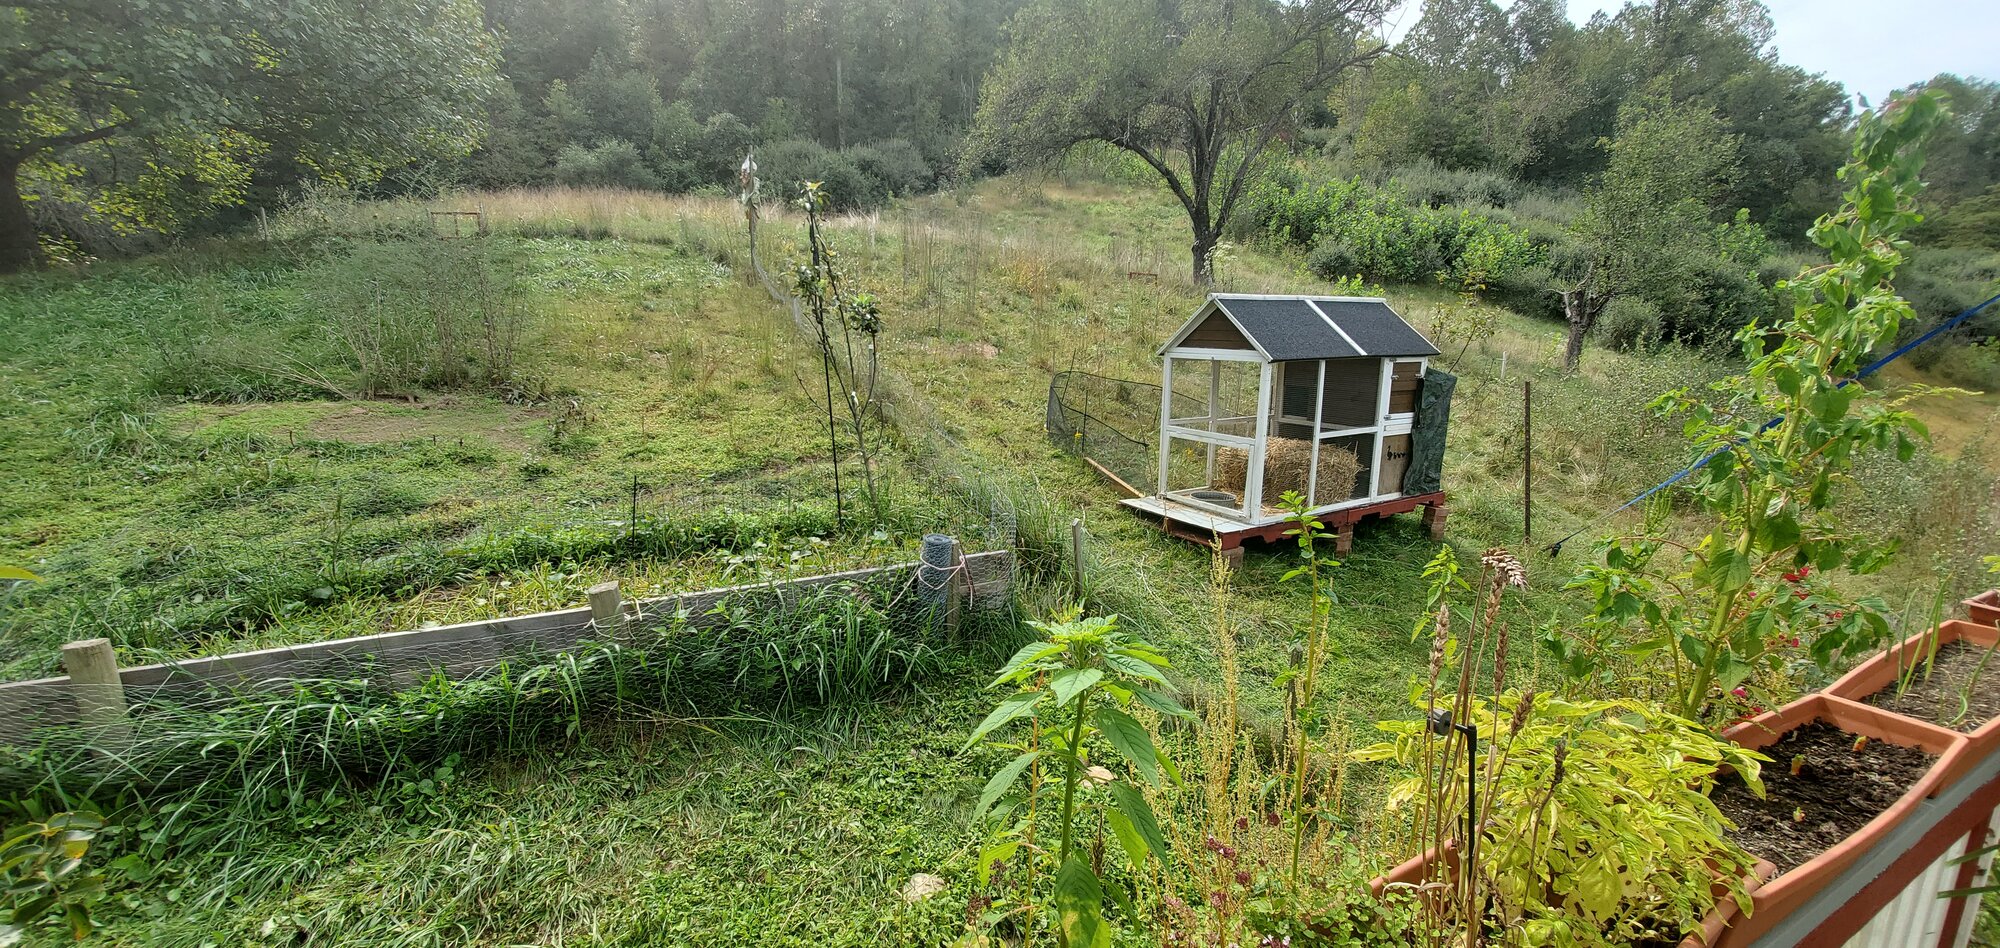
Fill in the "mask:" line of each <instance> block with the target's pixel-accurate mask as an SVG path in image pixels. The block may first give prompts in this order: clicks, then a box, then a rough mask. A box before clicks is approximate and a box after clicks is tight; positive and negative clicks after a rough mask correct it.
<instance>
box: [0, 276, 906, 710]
mask: <svg viewBox="0 0 2000 948" xmlns="http://www.w3.org/2000/svg"><path fill="white" fill-rule="evenodd" d="M491 239H492V240H495V241H506V242H509V243H511V244H514V245H516V249H517V250H518V251H519V253H520V258H521V259H522V260H523V261H525V266H524V267H523V270H522V272H520V273H518V274H515V275H513V279H514V280H515V281H516V284H517V286H516V291H517V293H518V295H519V300H520V302H521V306H522V307H523V309H524V310H525V314H526V316H525V319H524V320H523V331H522V337H521V342H520V346H519V354H518V356H517V359H518V363H519V367H518V370H517V373H516V382H515V387H514V388H512V389H500V390H495V389H486V388H471V389H462V390H456V391H449V392H431V391H418V392H413V393H411V394H410V395H408V396H407V397H402V398H391V399H378V400H367V399H343V400H337V401H336V400H328V397H327V395H328V393H327V392H325V391H323V390H319V389H317V388H315V387H314V386H313V385H312V384H311V383H310V381H309V380H310V379H323V378H331V379H336V380H338V379H341V378H342V375H343V373H344V372H346V371H349V368H348V363H349V362H350V361H351V359H350V357H349V356H348V354H347V353H346V352H344V351H343V350H342V349H341V347H340V345H339V343H338V341H337V338H336V336H335V334H334V330H333V327H332V326H331V325H330V324H329V320H328V317H327V316H326V314H325V313H324V311H323V309H322V308H321V307H320V306H319V305H318V304H317V301H316V300H315V298H314V297H313V296H312V295H311V293H310V292H309V291H308V289H307V288H308V287H310V286H311V285H312V281H313V280H314V279H315V278H322V279H323V278H324V277H321V276H319V275H318V274H316V273H315V270H316V268H320V267H323V266H327V265H328V264H327V263H326V258H328V257H334V256H337V255H338V253H339V252H340V250H339V247H338V246H336V247H334V248H331V249H327V250H324V251H319V252H317V253H314V254H309V255H305V256H299V255H295V254H292V253H288V252H286V250H285V249H284V248H279V247H269V246H263V245H257V244H246V245H226V246H222V247H216V248H208V249H205V250H196V251H192V252H190V253H188V254H186V255H184V256H173V257H165V256H163V257H158V258H152V259H149V260H145V261H139V262H135V263H127V264H101V265H98V266H95V267H92V268H90V269H87V270H84V271H81V272H78V273H58V274H47V275H43V276H39V277H30V278H22V279H16V280H13V281H9V282H8V283H6V284H5V285H0V321H4V322H5V323H6V324H7V325H8V326H9V331H8V333H7V334H6V335H5V336H4V337H0V413H4V414H5V416H6V417H7V424H6V425H4V426H0V468H4V470H6V471H7V477H6V478H5V479H4V480H0V561H5V562H8V563H15V564H19V565H22V566H26V567H29V568H31V569H33V570H34V571H35V572H37V573H39V574H40V575H41V576H42V577H43V580H44V581H43V582H42V583H39V584H30V585H21V586H17V587H15V588H14V589H13V590H11V591H10V592H7V593H4V594H0V596H4V599H0V622H4V628H3V629H0V673H4V674H5V675H6V676H7V677H14V678H20V677H32V676H35V675H39V674H44V673H51V672H52V671H53V669H54V664H53V658H54V651H55V647H56V646H57V645H58V644H60V643H61V642H63V641H66V640H71V639H77V638H85V637H93V636H99V635H106V636H109V637H111V638H112V640H113V641H114V643H116V644H117V645H118V646H120V648H121V649H123V650H125V652H126V653H127V654H128V655H130V656H132V657H133V658H135V659H138V658H143V657H149V656H153V655H168V656H179V655H188V654H201V653H206V652H212V651H217V650H226V649H234V648H243V647H253V646H260V645H268V644H279V643H289V642H299V641H309V640H313V639H319V638H326V637H333V636H339V635H350V634H360V633H366V632H376V631H387V630H391V629H395V628H410V627H415V626H416V625H418V624H421V623H423V622H430V621H460V620H464V619H469V618H481V617H491V616H498V615H507V614H512V613H520V612H529V611H535V610H538V609H546V608H557V607H562V606H568V605H575V604H580V603H581V601H582V591H583V589H585V588H586V587H588V586H589V585H590V584H591V583H594V582H596V581H597V580H598V579H600V578H602V577H604V576H606V575H613V574H616V575H620V576H621V577H622V578H624V579H625V580H626V581H627V583H628V584H629V585H630V586H631V587H632V588H633V589H634V591H635V592H638V593H640V594H645V593H647V592H651V591H657V590H663V589H672V588H698V587H700V586H703V585H709V584H713V583H720V582H725V581H736V582H740V581H749V580H754V579H757V578H760V577H763V576H768V575H785V574H788V573H797V572H800V571H821V570H830V569H839V568H845V567H847V566H850V565H853V564H855V563H860V562H879V561H882V560H884V559H895V558H900V557H903V556H905V555H907V549H906V548H907V546H908V545H909V544H908V543H907V542H906V541H909V540H910V538H911V537H913V536H914V535H915V534H916V533H917V532H920V531H921V529H923V527H924V526H926V524H921V523H918V524H912V525H907V526H908V529H907V530H898V531H897V533H896V535H895V536H892V537H885V538H879V539H878V538H870V537H864V538H863V540H862V542H848V541H847V540H843V539H842V538H841V537H839V536H836V535H835V533H834V529H833V524H832V518H831V517H830V515H828V513H827V512H826V511H823V510H822V508H829V509H830V504H829V503H828V502H827V500H828V491H827V489H826V481H827V478H828V470H827V465H826V458H827V452H826V446H825V444H824V441H823V440H822V439H823V432H822V431H820V430H818V429H815V427H814V426H813V424H812V417H813V416H812V409H811V407H810V405H809V404H807V403H806V402H805V400H804V398H803V396H802V395H801V390H800V386H799V384H798V381H797V378H796V372H795V369H796V363H797V362H798V359H797V355H798V353H797V351H796V347H795V346H794V343H793V340H792V339H791V338H790V337H789V336H788V335H786V334H785V333H784V330H783V329H782V327H781V326H780V325H779V324H777V323H776V322H774V321H773V320H772V319H771V318H770V313H769V308H768V305H767V300H765V299H763V298H762V297H761V294H760V292H759V291H755V290H752V289H750V288H748V287H745V286H744V285H743V284H742V283H741V281H739V280H737V279H734V278H732V276H731V274H730V273H729V271H728V270H727V269H726V268H723V267H720V266H718V265H716V264H714V263H712V262H711V261H709V260H707V259H704V258H701V257H697V256H693V255H690V254H689V253H687V252H684V251H681V250H677V249H674V248H672V247H669V246H664V245H660V244H651V243H628V242H625V241H619V240H601V241H583V240H576V239H568V238H525V239H524V238H516V237H494V238H491ZM191 389H192V390H193V392H192V394H189V390H191ZM887 460H888V463H890V464H891V465H893V464H895V463H896V462H895V458H893V457H890V458H888V459H887ZM635 488H636V493H637V496H636V497H635V496H634V493H635ZM635 507H636V510H637V512H638V513H639V515H640V517H641V522H640V525H639V532H642V533H643V532H645V531H646V530H648V529H650V530H652V531H653V532H655V533H660V534H662V535H666V534H672V535H673V537H674V538H675V540H676V542H681V541H683V540H684V541H686V542H685V543H684V544H683V545H685V546H687V547H688V548H687V549H686V550H685V551H684V552H685V553H686V554H688V555H685V556H648V557H643V558H637V559H635V558H634V557H632V556H630V555H627V552H626V551H628V550H629V549H630V548H632V546H633V544H629V543H623V542H621V540H620V536H621V535H625V534H630V533H632V532H633V530H632V528H631V526H630V524H629V523H628V521H630V520H631V513H632V512H633V510H634V509H635ZM732 510H733V511H736V512H738V513H740V514H742V515H743V517H742V518H740V519H741V523H740V524H735V523H732V522H731V517H732V516H733V515H732V514H731V513H730V511H732ZM696 522H701V523H704V524H707V526H706V527H704V528H703V529H704V530H705V531H706V532H701V533H700V535H699V536H695V537H693V538H687V537H682V536H681V533H682V532H684V531H681V530H680V527H681V526H683V525H686V524H693V523H696ZM697 532H699V531H697ZM641 545H643V544H641Z"/></svg>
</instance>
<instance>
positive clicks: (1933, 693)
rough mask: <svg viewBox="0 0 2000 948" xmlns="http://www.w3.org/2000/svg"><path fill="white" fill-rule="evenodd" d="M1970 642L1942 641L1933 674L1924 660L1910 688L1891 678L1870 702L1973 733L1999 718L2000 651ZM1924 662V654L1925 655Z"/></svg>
mask: <svg viewBox="0 0 2000 948" xmlns="http://www.w3.org/2000/svg"><path fill="white" fill-rule="evenodd" d="M1991 652H1992V650H1991V649H1988V648H1986V647H1985V646H1983V645H1974V644H1972V643H1970V642H1966V641H1963V640H1961V641H1957V642H1946V643H1945V644H1943V645H1941V646H1938V650H1937V656H1936V657H1934V658H1932V659H1931V662H1930V674H1929V675H1925V674H1924V671H1925V669H1924V666H1923V665H1921V664H1920V665H1918V666H1917V669H1916V671H1915V672H1913V673H1911V675H1910V687H1909V688H1908V689H1907V690H1905V691H1904V692H1903V693H1902V694H1897V693H1896V683H1895V682H1893V681H1892V682H1890V683H1889V684H1888V685H1887V686H1885V687H1884V688H1883V689H1882V690H1881V691H1878V692H1876V693H1874V694H1872V695H1869V696H1868V703H1869V704H1872V705H1874V706H1876V707H1878V708H1881V709H1883V710H1884V711H1894V712H1896V713H1897V714H1900V715H1903V716H1905V717H1912V718H1916V719H1917V720H1919V721H1930V722H1933V723H1936V724H1939V725H1942V726H1944V727H1948V728H1951V729H1953V730H1956V731H1960V732H1964V733H1971V732H1972V731H1975V730H1978V728H1979V726H1980V725H1982V724H1985V723H1986V722H1988V721H1991V720H1993V719H1994V718H1995V717H2000V655H1992V657H1990V658H1989V657H1988V655H1989V654H1990V653H1991ZM1919 660H1920V661H1921V656H1919Z"/></svg>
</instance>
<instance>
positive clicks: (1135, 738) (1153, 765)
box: [1092, 708, 1160, 787]
mask: <svg viewBox="0 0 2000 948" xmlns="http://www.w3.org/2000/svg"><path fill="white" fill-rule="evenodd" d="M1092 716H1094V717H1095V718H1096V719H1097V729H1098V730H1099V731H1101V732H1103V734H1104V739H1105V740H1108V741H1110V742H1111V746H1112V748H1113V749H1115V750H1117V751H1118V753H1120V754H1123V755H1124V756H1125V759H1126V760H1129V761H1131V762H1132V766H1134V767H1137V768H1139V775H1140V776H1142V777H1144V778H1146V782H1147V783H1150V784H1152V785H1153V786H1156V787H1157V786H1159V785H1160V765H1159V756H1160V752H1159V750H1158V749H1157V748H1155V747H1154V746H1153V735H1152V734H1150V733H1147V731H1146V726H1145V725H1144V724H1140V723H1139V721H1138V719H1136V718H1134V717H1132V716H1131V715H1129V714H1126V713H1125V712H1123V711H1120V710H1118V709H1117V708H1098V709H1097V710H1096V711H1094V712H1092Z"/></svg>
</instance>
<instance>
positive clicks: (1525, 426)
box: [1521, 379, 1535, 544]
mask: <svg viewBox="0 0 2000 948" xmlns="http://www.w3.org/2000/svg"><path fill="white" fill-rule="evenodd" d="M1534 386H1535V383H1533V382H1531V381H1529V380H1527V379H1522V380H1521V542H1522V543H1524V544H1531V543H1533V542H1535V402H1534V395H1535V388H1534Z"/></svg>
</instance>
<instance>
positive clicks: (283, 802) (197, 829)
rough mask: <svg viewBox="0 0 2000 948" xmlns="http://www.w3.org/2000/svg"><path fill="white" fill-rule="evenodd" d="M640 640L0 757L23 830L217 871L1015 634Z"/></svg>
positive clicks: (880, 687) (375, 679)
mask: <svg viewBox="0 0 2000 948" xmlns="http://www.w3.org/2000/svg"><path fill="white" fill-rule="evenodd" d="M632 621H633V622H634V623H636V624H637V627H636V628H633V629H627V630H624V631H620V632H617V633H616V634H613V632H612V631H611V630H603V634H602V640H600V641H595V642H588V641H587V642H585V643H583V644H581V645H579V646H577V647H575V648H572V649H568V650H564V651H560V652H554V653H548V652H543V653H539V654H537V653H533V652H525V653H523V654H522V655H521V657H519V658H518V659H515V660H509V661H504V662H502V663H500V664H498V665H495V666H493V667H490V668H487V669H485V670H484V671H482V672H480V673H479V674H478V675H477V676H476V677H467V678H456V679H454V678H451V677H447V676H446V675H445V674H444V673H442V672H439V673H435V674H432V675H430V676H429V677H423V678H420V679H418V680H415V681H411V682H409V683H408V684H405V685H402V686H399V685H398V684H397V682H399V681H408V679H406V678H404V677H403V674H406V673H398V674H391V673H389V671H388V670H387V669H383V668H374V669H366V668H358V669H357V670H356V674H355V675H354V676H353V677H350V678H343V679H339V680H333V679H317V680H299V681H293V682H290V683H288V685H287V686H286V687H282V688H271V687H268V686H266V687H264V688H246V689H242V690H237V689H228V688H223V687H220V686H208V685H181V686H171V685H170V686H165V687H163V688H161V689H157V690H155V691H153V692H151V693H150V694H148V695H146V696H145V697H144V698H143V699H141V700H140V701H139V702H138V703H137V705H136V706H135V707H134V709H133V713H132V716H131V722H130V730H129V736H123V735H112V734H108V733H107V734H99V733H94V732H92V731H91V730H89V729H87V728H84V727H82V726H73V727H69V728H61V729H45V730H44V731H42V732H38V733H39V736H40V738H41V740H40V741H39V743H32V744H28V745H24V746H21V747H10V748H8V749H5V750H4V751H0V797H4V799H6V800H9V801H12V802H11V803H10V804H9V805H8V806H7V808H6V811H5V812H6V815H7V817H8V819H10V820H18V819H20V818H23V817H24V816H26V815H29V814H32V813H48V812H60V811H71V810H89V811H93V812H98V813H102V814H104V815H105V816H106V817H107V818H108V819H109V820H110V821H111V822H113V823H116V824H124V825H140V824H143V825H147V826H151V827H153V830H152V831H151V832H149V833H148V834H147V835H148V836H149V838H148V839H143V840H142V839H138V838H134V837H133V836H132V835H127V836H125V837H124V838H123V841H122V846H123V847H124V848H125V849H126V850H127V852H131V853H137V854H139V855H140V856H141V857H142V858H143V859H144V860H146V861H147V862H149V863H154V864H159V863H162V862H164V861H166V860H170V859H174V858H178V857H180V856H184V855H187V854H190V853H202V854H206V855H214V854H216V853H223V852H230V851H237V850H240V848H241V847H243V846H245V845H247V844H248V841H249V840H250V839H252V838H253V837H254V835H255V834H257V833H259V832H263V831H267V830H269V829H271V828H273V827H280V828H282V827H284V826H288V825H289V826H293V827H294V828H295V829H303V828H306V827H309V826H313V825H318V822H322V821H323V820H322V819H321V816H325V815H326V813H327V811H330V810H338V809H339V808H341V807H342V806H344V805H347V804H352V803H356V802H373V803H374V804H376V805H378V806H379V805H381V804H383V803H384V802H388V801H392V800H394V799H396V798H397V797H398V795H399V794H404V792H405V789H406V787H405V785H406V784H416V783H420V782H422V781H425V780H428V779H430V778H431V777H432V775H433V772H434V771H435V770H436V769H437V768H439V767H447V768H449V767H456V766H461V764H462V762H464V761H467V760H470V759H472V758H474V757H479V756H486V755H491V754H496V753H525V752H529V751H533V750H536V749H539V748H542V747H545V746H547V745H551V744H554V745H558V746H560V745H564V744H570V743H574V742H579V741H587V740H590V739H591V737H590V735H591V734H592V733H593V729H594V728H595V727H597V726H599V725H601V724H606V723H615V722H621V721H669V722H670V721H678V720H696V721H707V722H711V723H713V722H722V721H739V722H746V723H756V722H766V723H775V722H785V721H791V720H802V716H803V715H806V714H807V713H808V712H822V713H823V712H829V711H832V710H835V709H839V708H844V707H852V706H856V705H860V704H864V703H867V702H872V701H877V700H881V699H884V698H888V697H891V696H895V695H897V694H900V693H902V692H904V691H906V690H907V689H908V688H909V687H910V686H911V685H912V684H914V683H915V682H917V681H919V680H921V679H923V678H925V677H927V676H930V675H933V674H935V673H937V672H938V671H939V670H940V669H941V668H942V667H944V666H945V664H946V663H947V662H948V661H949V660H950V658H951V655H952V654H953V651H954V646H955V645H956V644H958V643H960V642H962V641H968V640H972V639H975V638H979V637H984V636H987V635H989V634H991V635H995V636H996V637H997V638H1000V639H1005V638H1006V636H1005V634H1004V633H1005V632H1006V626H1007V620H1006V618H1005V616H1004V614H1003V613H1001V612H995V611H992V610H983V611H973V612H971V613H969V614H968V615H967V616H966V619H965V625H963V626H962V627H961V630H960V632H961V635H962V636H963V638H961V639H954V638H952V637H950V636H949V635H947V634H946V632H945V629H944V627H943V625H942V616H941V615H940V614H939V613H938V612H937V611H936V607H935V606H933V605H932V604H930V603H929V602H928V601H926V600H925V599H924V598H923V597H921V596H919V595H916V593H915V588H914V586H913V585H911V584H909V583H907V582H905V581H902V580H894V581H891V580H884V581H881V582H879V583H854V584H842V585H836V586H827V587H822V588H819V589H816V590H814V591H811V592H808V593H805V594H803V595H796V596H790V597H783V596H778V595H775V594H744V595H741V596H737V597H732V598H730V599H726V600H724V602H723V603H721V604H720V605H718V606H717V607H716V609H715V610H714V612H713V613H711V614H709V615H705V616H672V615H669V616H658V617H640V618H638V619H634V620H632ZM996 623H997V625H996ZM586 634H589V633H586ZM1003 644H1005V643H1004V642H1003ZM445 657H446V656H445V655H443V654H440V656H439V659H440V660H444V658H445ZM315 814H320V816H316V815H315ZM115 848H117V847H114V849H115ZM118 855H120V854H119V853H117V852H107V853H105V854H104V855H103V857H102V858H106V859H110V858H115V857H117V856H118ZM97 858H99V857H98V856H97V855H96V854H93V859H94V860H95V859H97ZM277 868H280V867H274V866H271V865H265V866H263V868H261V869H259V870H256V871H259V872H270V871H276V869H277ZM253 874H254V873H253ZM270 881H271V880H268V879H253V878H250V877H249V876H245V877H244V878H237V879H231V880H229V883H228V884H226V885H218V886H216V887H213V888H211V889H210V890H209V892H210V895H209V897H208V898H209V900H210V904H209V905H208V907H215V906H218V905H221V904H223V902H225V901H226V897H227V893H228V892H229V891H230V890H232V889H235V890H238V891H261V890H262V887H263V886H264V885H265V884H267V883H269V882H270ZM244 887H248V888H247V889H246V888H244Z"/></svg>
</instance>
